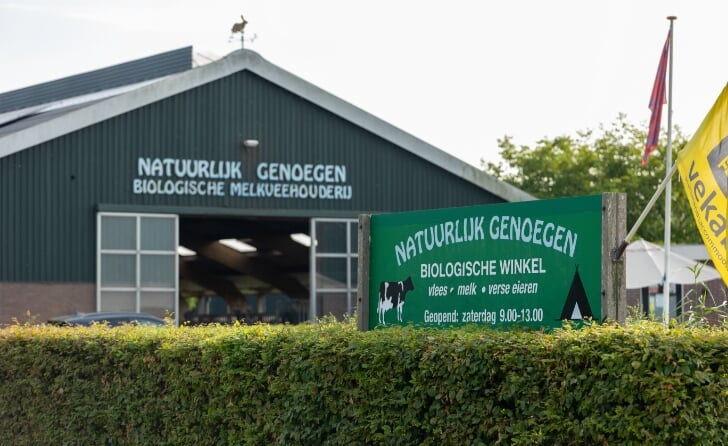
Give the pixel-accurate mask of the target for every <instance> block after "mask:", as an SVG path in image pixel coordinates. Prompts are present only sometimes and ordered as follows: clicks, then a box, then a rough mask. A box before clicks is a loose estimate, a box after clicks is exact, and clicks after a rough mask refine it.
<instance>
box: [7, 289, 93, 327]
mask: <svg viewBox="0 0 728 446" xmlns="http://www.w3.org/2000/svg"><path fill="white" fill-rule="evenodd" d="M79 311H80V312H88V311H96V284H93V283H0V327H2V326H4V325H7V324H11V323H13V318H17V320H18V321H19V322H20V323H25V322H28V321H29V318H28V315H27V313H28V312H30V315H31V318H32V319H35V320H36V321H38V322H45V321H47V320H48V319H49V318H51V317H54V316H62V315H65V314H72V313H75V312H79Z"/></svg>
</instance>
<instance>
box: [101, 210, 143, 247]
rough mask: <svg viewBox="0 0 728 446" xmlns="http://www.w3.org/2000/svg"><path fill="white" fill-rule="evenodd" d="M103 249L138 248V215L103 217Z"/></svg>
mask: <svg viewBox="0 0 728 446" xmlns="http://www.w3.org/2000/svg"><path fill="white" fill-rule="evenodd" d="M101 249H136V217H119V216H115V215H114V216H111V215H104V216H102V217H101Z"/></svg>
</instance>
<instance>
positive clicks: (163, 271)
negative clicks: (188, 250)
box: [140, 254, 177, 288]
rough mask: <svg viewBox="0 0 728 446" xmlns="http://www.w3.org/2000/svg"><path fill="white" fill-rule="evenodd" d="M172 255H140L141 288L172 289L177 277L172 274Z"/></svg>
mask: <svg viewBox="0 0 728 446" xmlns="http://www.w3.org/2000/svg"><path fill="white" fill-rule="evenodd" d="M176 258H177V257H176V256H173V255H151V254H150V255H142V256H141V268H140V274H141V278H140V279H141V280H140V284H141V286H142V287H160V288H174V287H175V283H176V279H177V277H176V276H175V273H174V261H175V259H176Z"/></svg>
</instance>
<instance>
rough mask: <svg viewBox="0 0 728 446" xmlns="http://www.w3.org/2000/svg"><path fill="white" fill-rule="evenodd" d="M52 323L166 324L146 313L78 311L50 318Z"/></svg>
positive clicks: (87, 324)
mask: <svg viewBox="0 0 728 446" xmlns="http://www.w3.org/2000/svg"><path fill="white" fill-rule="evenodd" d="M48 323H49V324H51V325H62V326H69V325H84V326H89V325H92V324H107V325H109V326H110V327H116V326H119V325H124V324H135V325H139V326H144V327H162V326H164V325H165V322H164V320H163V319H160V318H158V317H156V316H152V315H151V314H145V313H114V312H99V313H76V314H69V315H67V316H59V317H54V318H52V319H49V320H48Z"/></svg>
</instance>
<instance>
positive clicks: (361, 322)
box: [356, 214, 372, 331]
mask: <svg viewBox="0 0 728 446" xmlns="http://www.w3.org/2000/svg"><path fill="white" fill-rule="evenodd" d="M371 218H372V216H371V215H370V214H361V215H359V249H358V251H359V262H358V265H357V281H356V282H357V293H356V294H357V296H356V314H357V327H358V328H359V330H360V331H367V330H369V264H370V262H369V260H370V254H371V240H372V239H371V233H370V224H371Z"/></svg>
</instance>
